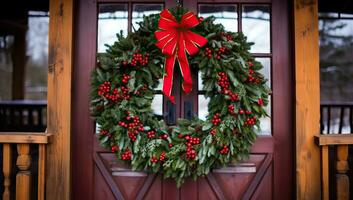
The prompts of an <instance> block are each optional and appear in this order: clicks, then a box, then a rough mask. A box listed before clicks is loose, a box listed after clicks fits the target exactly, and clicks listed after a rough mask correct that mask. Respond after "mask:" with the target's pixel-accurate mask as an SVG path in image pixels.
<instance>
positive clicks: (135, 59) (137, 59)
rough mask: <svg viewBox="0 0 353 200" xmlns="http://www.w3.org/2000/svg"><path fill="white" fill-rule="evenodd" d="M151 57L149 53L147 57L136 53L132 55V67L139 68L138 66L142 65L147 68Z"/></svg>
mask: <svg viewBox="0 0 353 200" xmlns="http://www.w3.org/2000/svg"><path fill="white" fill-rule="evenodd" d="M149 57H150V54H149V53H146V54H145V55H142V54H140V53H135V54H134V55H132V60H131V66H134V67H135V66H137V65H138V64H141V66H145V65H146V64H147V63H148V59H149Z"/></svg>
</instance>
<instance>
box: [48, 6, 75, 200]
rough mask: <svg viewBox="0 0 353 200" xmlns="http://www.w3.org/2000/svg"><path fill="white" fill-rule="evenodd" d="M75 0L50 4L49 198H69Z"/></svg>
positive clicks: (66, 199) (61, 199)
mask: <svg viewBox="0 0 353 200" xmlns="http://www.w3.org/2000/svg"><path fill="white" fill-rule="evenodd" d="M73 4H74V3H73V0H50V2H49V12H50V18H49V69H48V72H49V73H48V120H47V121H48V126H47V131H48V133H52V134H53V140H52V143H51V144H50V145H48V146H47V152H46V154H47V162H46V163H47V166H46V181H45V182H46V197H47V199H50V200H68V199H70V196H71V192H70V188H71V186H70V183H71V170H70V169H71V148H70V146H71V91H72V89H71V88H72V86H71V82H72V64H73V55H72V53H73V33H74V30H73V16H74V15H73V6H74V5H73Z"/></svg>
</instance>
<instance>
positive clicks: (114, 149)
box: [111, 146, 119, 153]
mask: <svg viewBox="0 0 353 200" xmlns="http://www.w3.org/2000/svg"><path fill="white" fill-rule="evenodd" d="M111 150H112V152H113V153H115V152H117V151H118V150H119V149H118V147H117V146H112V148H111Z"/></svg>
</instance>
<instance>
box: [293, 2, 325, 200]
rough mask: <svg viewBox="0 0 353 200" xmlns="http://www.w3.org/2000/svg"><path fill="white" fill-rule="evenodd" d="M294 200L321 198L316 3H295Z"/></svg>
mask: <svg viewBox="0 0 353 200" xmlns="http://www.w3.org/2000/svg"><path fill="white" fill-rule="evenodd" d="M293 8H294V43H295V44H294V45H295V51H294V53H295V87H296V89H295V93H296V99H295V100H296V105H295V112H296V123H295V124H296V126H295V127H296V173H297V175H296V176H297V179H296V184H297V186H296V188H297V192H296V195H297V199H308V200H312V199H320V152H319V148H318V147H317V146H316V145H315V144H314V135H317V134H320V129H319V125H320V123H319V122H320V82H319V38H318V0H294V7H293Z"/></svg>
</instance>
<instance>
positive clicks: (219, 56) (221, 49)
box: [216, 47, 226, 60]
mask: <svg viewBox="0 0 353 200" xmlns="http://www.w3.org/2000/svg"><path fill="white" fill-rule="evenodd" d="M225 51H226V48H225V47H221V48H219V49H218V51H217V55H216V59H217V60H220V59H221V55H222V54H223V53H224V52H225Z"/></svg>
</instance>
